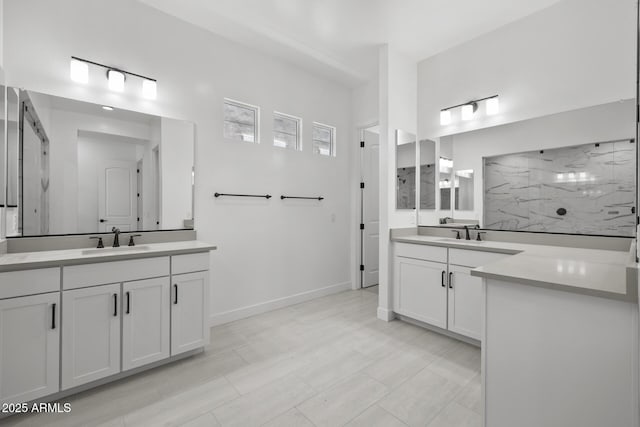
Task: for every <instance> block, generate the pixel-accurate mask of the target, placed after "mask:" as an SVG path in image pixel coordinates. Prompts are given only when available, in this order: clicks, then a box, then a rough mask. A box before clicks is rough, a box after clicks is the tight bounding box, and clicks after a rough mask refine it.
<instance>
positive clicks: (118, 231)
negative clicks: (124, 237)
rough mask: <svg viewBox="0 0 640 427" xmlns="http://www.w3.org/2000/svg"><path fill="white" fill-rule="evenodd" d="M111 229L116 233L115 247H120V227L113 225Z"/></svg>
mask: <svg viewBox="0 0 640 427" xmlns="http://www.w3.org/2000/svg"><path fill="white" fill-rule="evenodd" d="M111 231H113V234H114V238H113V247H114V248H119V247H120V229H119V228H115V227H113V228H112V229H111Z"/></svg>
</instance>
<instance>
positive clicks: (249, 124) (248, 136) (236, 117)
mask: <svg viewBox="0 0 640 427" xmlns="http://www.w3.org/2000/svg"><path fill="white" fill-rule="evenodd" d="M259 123H260V108H259V107H256V106H254V105H249V104H245V103H243V102H238V101H233V100H231V99H225V100H224V137H225V138H228V139H234V140H237V141H245V142H256V143H257V142H259V135H258V127H259Z"/></svg>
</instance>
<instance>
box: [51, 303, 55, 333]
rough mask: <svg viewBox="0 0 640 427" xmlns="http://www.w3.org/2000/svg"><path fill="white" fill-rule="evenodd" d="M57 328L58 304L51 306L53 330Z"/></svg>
mask: <svg viewBox="0 0 640 427" xmlns="http://www.w3.org/2000/svg"><path fill="white" fill-rule="evenodd" d="M55 328H56V303H55V302H54V303H53V305H52V306H51V329H55Z"/></svg>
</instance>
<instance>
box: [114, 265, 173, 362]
mask: <svg viewBox="0 0 640 427" xmlns="http://www.w3.org/2000/svg"><path fill="white" fill-rule="evenodd" d="M169 316H170V310H169V278H168V277H160V278H155V279H147V280H138V281H135V282H125V283H123V284H122V370H123V371H126V370H128V369H132V368H136V367H138V366H143V365H146V364H148V363H152V362H156V361H158V360H162V359H166V358H168V357H169V341H170V339H169V333H170V332H169V321H170V320H169Z"/></svg>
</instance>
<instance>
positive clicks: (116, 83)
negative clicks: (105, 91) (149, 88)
mask: <svg viewBox="0 0 640 427" xmlns="http://www.w3.org/2000/svg"><path fill="white" fill-rule="evenodd" d="M107 78H108V79H109V89H111V90H112V91H114V92H122V91H123V90H124V73H122V72H120V71H116V70H109V71H107Z"/></svg>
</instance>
